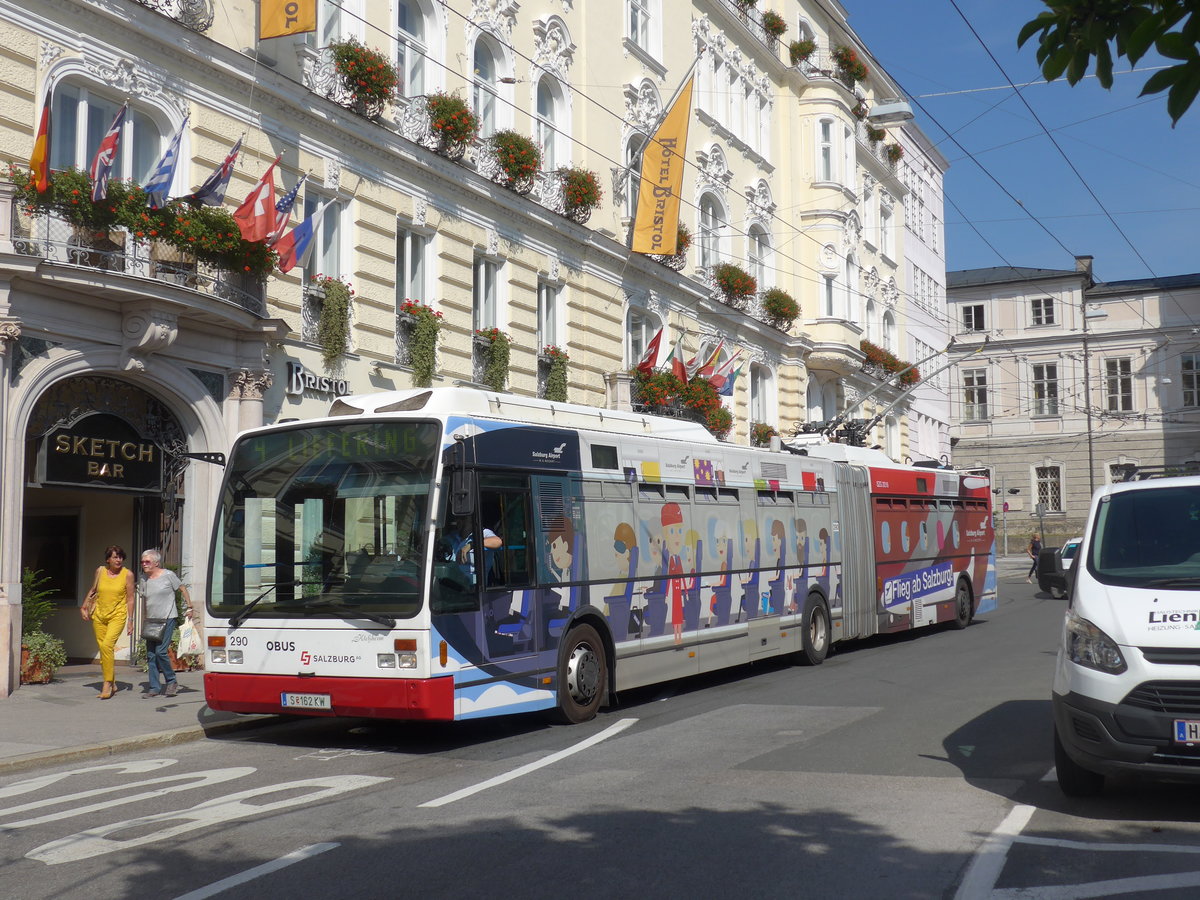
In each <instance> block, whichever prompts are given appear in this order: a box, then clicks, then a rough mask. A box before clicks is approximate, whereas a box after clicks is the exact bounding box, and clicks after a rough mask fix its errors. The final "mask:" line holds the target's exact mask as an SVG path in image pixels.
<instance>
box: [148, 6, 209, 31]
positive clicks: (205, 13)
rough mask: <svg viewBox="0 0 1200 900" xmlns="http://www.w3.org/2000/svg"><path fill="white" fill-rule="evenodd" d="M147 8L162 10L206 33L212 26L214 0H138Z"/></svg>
mask: <svg viewBox="0 0 1200 900" xmlns="http://www.w3.org/2000/svg"><path fill="white" fill-rule="evenodd" d="M136 2H137V3H140V4H141V5H142V6H145V7H146V8H147V9H152V10H154V11H155V12H160V13H162V14H163V15H164V16H166V17H168V18H170V19H174V20H175V21H176V22H178V23H179V24H180V25H183V26H185V27H186V28H190V29H192V31H196V32H199V33H200V34H204V32H206V31H208V29H210V28H212V23H213V18H214V11H213V3H212V0H136Z"/></svg>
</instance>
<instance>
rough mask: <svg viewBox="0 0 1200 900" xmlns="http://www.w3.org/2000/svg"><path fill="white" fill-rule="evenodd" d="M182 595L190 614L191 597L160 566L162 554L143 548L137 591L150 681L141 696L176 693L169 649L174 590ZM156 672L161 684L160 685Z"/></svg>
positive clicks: (175, 681) (173, 627) (173, 694)
mask: <svg viewBox="0 0 1200 900" xmlns="http://www.w3.org/2000/svg"><path fill="white" fill-rule="evenodd" d="M176 591H179V592H180V593H182V594H183V600H184V602H185V603H186V604H187V612H186V613H185V614H186V615H187V617H188V618H189V619H190V618H191V617H192V598H191V595H190V594H188V589H187V587H186V586H185V585H184V584H183V583H182V582H180V580H179V576H178V575H176V574H175V573H174V572H172V571H171V570H169V569H164V568H163V567H162V554H161V553H159V552H158V551H157V550H143V551H142V578H141V581H139V582H138V594H139V595H140V596H141V598H142V613H143V615H144V619H143V625H142V637H143V638H145V639H146V672H147V675H148V676H149V681H150V684H149V685H148V686H147V687H146V690H145V691H144V692H143V693H142V696H143V697H160V696H165V697H174V696H175V695H176V694H177V693H179V682H178V681H177V680H176V678H175V670H174V669H173V668H172V667H171V658H170V656H169V655H168V651H169V650H170V649H171V638H172V636H173V635H174V634H175V617H176V616H177V615H178V609H177V607H176V606H175V592H176ZM159 675H161V676H162V679H163V682H164V684H162V685H160V684H159Z"/></svg>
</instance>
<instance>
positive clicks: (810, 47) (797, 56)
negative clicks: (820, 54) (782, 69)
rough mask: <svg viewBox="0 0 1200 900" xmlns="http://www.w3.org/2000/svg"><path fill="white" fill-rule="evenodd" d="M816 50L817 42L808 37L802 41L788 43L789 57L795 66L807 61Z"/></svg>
mask: <svg viewBox="0 0 1200 900" xmlns="http://www.w3.org/2000/svg"><path fill="white" fill-rule="evenodd" d="M816 52H817V42H816V41H813V40H809V39H807V38H805V39H804V40H800V41H792V42H791V43H790V44H788V58H789V59H790V60H791V62H792V65H793V66H795V65H799V64H800V63H802V62H805V61H807V60H808V58H809V57H810V56H812V55H813V54H814V53H816Z"/></svg>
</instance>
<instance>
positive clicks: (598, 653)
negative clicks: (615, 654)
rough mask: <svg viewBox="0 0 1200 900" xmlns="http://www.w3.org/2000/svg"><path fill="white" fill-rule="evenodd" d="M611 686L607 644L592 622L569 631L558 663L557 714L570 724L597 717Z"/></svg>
mask: <svg viewBox="0 0 1200 900" xmlns="http://www.w3.org/2000/svg"><path fill="white" fill-rule="evenodd" d="M607 686H608V664H607V661H606V660H605V658H604V644H603V642H602V641H601V640H600V635H599V634H597V633H596V629H595V628H593V627H592V626H591V625H580V626H578V627H577V628H572V629H571V630H570V632H568V633H567V636H566V639H565V641H564V642H563V648H562V652H561V653H560V654H559V663H558V717H559V719H561V720H562V721H563V722H566V723H568V724H571V725H575V724H578V723H579V722H586V721H588V720H589V719H593V718H595V716H596V710H598V709H599V708H600V703H601V701H602V700H603V699H604V693H605V690H606V689H607Z"/></svg>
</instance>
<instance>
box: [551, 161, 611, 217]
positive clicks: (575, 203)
mask: <svg viewBox="0 0 1200 900" xmlns="http://www.w3.org/2000/svg"><path fill="white" fill-rule="evenodd" d="M558 174H559V175H560V176H561V177H562V182H563V207H564V211H565V213H566V215H567V217H568V218H571V219H574V220H575V221H576V222H578V223H579V224H580V225H582V224H583V223H584V222H586V221H587V220H588V218H589V217H590V216H591V214H592V210H594V209H595V208H596V207H597V206H599V205H600V201H601V199H603V197H604V192H603V191H602V190H601V189H600V179H599V178H597V177H596V173H595V172H589V171H588V170H587V169H580V168H569V169H566V168H564V169H559V170H558Z"/></svg>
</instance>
